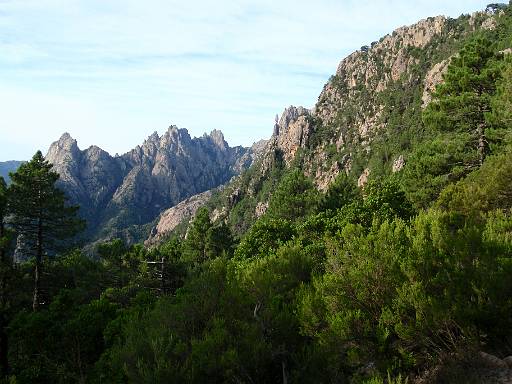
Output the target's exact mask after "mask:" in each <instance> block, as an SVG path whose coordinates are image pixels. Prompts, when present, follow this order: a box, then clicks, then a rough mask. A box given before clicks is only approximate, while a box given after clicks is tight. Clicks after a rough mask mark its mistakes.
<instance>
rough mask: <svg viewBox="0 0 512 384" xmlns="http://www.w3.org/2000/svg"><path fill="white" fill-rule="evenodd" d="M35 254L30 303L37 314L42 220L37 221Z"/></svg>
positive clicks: (41, 256) (41, 249)
mask: <svg viewBox="0 0 512 384" xmlns="http://www.w3.org/2000/svg"><path fill="white" fill-rule="evenodd" d="M36 247H37V253H36V266H35V269H34V298H33V301H32V310H33V311H34V312H37V310H38V309H39V296H40V292H39V286H40V273H41V262H42V260H43V224H42V220H41V219H39V222H38V225H37V244H36Z"/></svg>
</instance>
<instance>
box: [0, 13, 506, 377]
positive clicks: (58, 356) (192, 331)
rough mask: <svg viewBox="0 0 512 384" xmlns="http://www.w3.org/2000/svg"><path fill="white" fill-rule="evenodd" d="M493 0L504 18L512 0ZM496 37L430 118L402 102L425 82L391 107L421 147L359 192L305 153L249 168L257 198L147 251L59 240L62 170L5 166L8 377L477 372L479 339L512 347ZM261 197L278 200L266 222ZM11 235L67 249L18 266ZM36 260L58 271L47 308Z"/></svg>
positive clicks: (387, 150)
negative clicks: (283, 163) (35, 277)
mask: <svg viewBox="0 0 512 384" xmlns="http://www.w3.org/2000/svg"><path fill="white" fill-rule="evenodd" d="M492 9H496V10H497V11H499V10H503V11H504V12H505V16H502V17H503V18H504V19H503V20H505V21H502V22H503V23H505V22H507V21H506V20H509V19H507V18H508V17H509V16H507V15H509V13H510V12H511V10H510V9H511V8H510V7H506V8H503V7H501V6H500V7H494V6H492ZM510 16H512V14H511V15H510ZM508 23H509V24H510V25H508V26H503V25H498V26H497V29H496V31H495V32H493V33H496V34H498V35H499V34H503V33H505V32H503V31H507V30H508V29H507V28H509V27H510V26H512V22H511V21H510V20H509V21H508ZM510 28H511V30H512V27H510ZM490 33H491V32H490ZM500 41H501V40H500ZM498 45H499V44H498ZM444 47H445V48H446V46H444ZM446 49H447V51H449V50H451V49H452V47H450V49H448V48H446ZM497 50H498V48H497V47H496V46H493V45H492V44H490V43H489V42H488V41H487V42H486V40H484V39H483V38H477V39H475V40H472V41H470V42H469V43H468V45H466V46H465V47H464V48H463V49H462V51H461V52H460V54H459V55H458V56H457V57H455V58H454V59H453V62H452V65H451V66H450V69H449V70H448V73H447V75H446V77H445V83H444V85H441V86H440V87H439V88H438V89H437V91H436V93H435V99H434V102H433V103H432V104H431V106H429V107H428V108H427V109H426V111H425V112H424V113H423V121H424V122H425V125H424V126H423V125H422V124H423V123H422V121H421V120H417V118H419V116H420V115H419V114H420V113H421V112H419V111H420V110H419V109H417V110H414V111H410V110H409V108H408V106H409V105H411V104H408V103H413V104H414V103H418V102H419V100H418V93H417V92H416V91H414V92H413V91H411V90H409V91H411V92H408V96H407V97H406V98H405V99H404V100H402V102H403V105H401V106H400V108H402V109H403V111H402V112H403V114H402V117H403V119H404V120H400V119H401V117H400V114H399V113H397V114H391V115H389V117H390V118H391V120H392V121H394V123H393V124H395V123H396V124H397V125H398V124H399V122H404V121H408V122H411V124H412V125H413V126H414V127H413V128H411V131H408V133H407V132H404V131H400V134H399V136H397V137H398V139H397V140H398V141H399V143H396V145H397V147H398V148H400V150H408V151H410V152H409V153H408V156H407V164H406V166H405V169H404V170H403V171H402V172H401V173H400V174H394V175H392V174H390V172H385V171H384V168H385V166H384V165H382V164H384V163H386V164H387V162H388V161H389V160H390V159H392V158H393V155H394V154H396V153H395V152H394V151H395V150H396V148H397V147H394V146H393V145H392V143H391V140H392V135H391V134H390V135H389V137H386V136H385V135H384V138H383V140H382V141H380V142H379V143H377V144H378V145H377V146H376V147H375V149H372V150H373V151H374V153H373V154H370V157H372V156H374V157H372V158H373V160H372V161H374V162H375V163H380V164H381V165H382V168H381V170H380V171H379V170H378V169H377V172H376V175H375V176H373V180H371V181H370V182H369V183H367V184H366V185H365V186H364V188H360V189H358V188H356V187H355V181H354V178H353V177H352V175H349V176H346V175H344V174H342V175H341V176H339V177H338V179H337V180H336V181H335V182H334V183H332V184H331V186H330V188H329V189H328V190H327V192H326V193H324V194H323V193H320V192H318V191H317V190H316V189H315V188H314V187H313V184H312V182H311V180H309V179H308V178H307V177H305V176H304V172H303V170H300V169H295V168H293V169H288V170H286V169H281V168H280V169H279V170H273V171H272V172H274V173H271V176H269V179H267V180H266V181H262V180H256V181H255V179H252V178H251V177H252V176H251V177H249V176H246V177H247V178H244V177H242V179H241V183H242V184H243V185H244V186H245V187H247V189H246V190H249V189H251V190H252V192H251V193H252V195H251V196H250V199H243V200H241V202H242V203H241V204H246V205H245V206H243V207H245V208H243V209H242V208H239V211H236V215H237V216H236V217H235V218H233V217H232V218H228V219H227V224H226V223H224V222H222V223H218V222H212V220H211V218H210V212H209V210H208V208H203V209H200V210H198V212H197V214H196V216H195V218H194V220H193V221H192V222H191V223H190V224H189V226H188V231H187V234H186V237H185V238H180V237H173V238H171V239H169V240H168V241H167V242H166V243H164V244H161V245H159V246H157V247H154V248H151V249H148V248H145V247H144V246H142V245H140V244H136V245H127V244H125V243H123V242H122V241H121V240H118V239H113V240H110V241H108V242H105V243H102V244H100V245H98V256H99V257H98V259H89V258H87V257H86V256H84V255H83V254H82V253H81V252H80V251H78V250H75V251H69V252H62V251H59V252H57V251H56V247H54V245H58V243H59V241H58V240H59V239H60V238H61V237H62V236H63V235H68V234H70V233H71V232H74V231H68V229H74V226H73V225H72V226H70V227H68V228H66V230H65V231H64V230H62V231H61V229H64V228H62V225H63V224H64V223H69V222H70V223H72V224H73V223H76V217H75V213H76V208H73V207H67V206H66V205H65V200H64V196H63V195H62V194H61V193H60V192H59V191H58V190H57V189H55V186H54V184H55V181H56V180H57V176H56V175H55V174H54V173H53V172H51V165H49V164H47V163H46V162H45V161H44V159H43V158H42V156H41V154H40V153H38V154H36V156H35V157H34V159H33V160H32V161H31V162H29V163H26V164H25V165H23V166H22V167H21V168H20V170H19V171H18V172H17V173H15V174H13V178H12V180H13V184H12V185H11V186H10V187H9V188H7V187H6V185H5V183H3V182H2V179H1V178H0V225H1V226H0V229H1V230H2V232H0V238H2V239H1V240H0V251H2V260H1V261H2V263H1V268H2V269H1V272H2V274H1V278H2V280H1V282H0V283H1V284H0V288H1V290H0V293H1V297H0V305H1V308H0V309H1V316H0V353H1V356H2V359H0V368H1V370H2V375H3V377H2V380H3V382H5V383H19V384H24V383H74V382H78V383H112V384H114V383H116V384H120V383H152V384H153V383H206V382H208V383H247V384H249V383H297V382H300V383H367V384H370V383H371V384H378V383H388V384H389V383H396V384H404V383H408V382H414V379H415V378H417V375H418V374H419V373H421V372H425V371H430V372H437V373H438V376H437V381H436V380H433V381H432V382H433V383H434V382H439V383H442V382H450V383H470V382H479V381H478V379H475V377H477V376H474V375H478V369H479V364H480V362H479V361H478V352H479V351H486V352H490V353H493V354H495V355H497V356H500V357H504V356H508V355H511V354H512V331H511V330H512V318H511V316H510V313H512V279H511V278H510V276H512V192H511V191H512V178H511V177H510V175H511V174H512V149H511V143H510V141H509V140H510V134H511V132H512V131H511V125H510V118H511V116H512V104H511V97H510V95H511V92H512V90H511V86H510V84H511V81H510V80H511V76H512V66H511V64H510V61H509V60H510V59H503V58H502V56H501V54H500V53H499V52H498V51H497ZM444 53H446V52H444ZM444 53H443V54H444ZM419 55H420V53H418V57H419ZM422 63H423V62H422V61H421V60H420V61H419V64H418V65H423V64H422ZM397 86H398V85H397ZM358 92H360V95H361V96H363V94H364V92H365V90H364V89H361V90H359V91H358ZM397 92H398V91H397ZM397 95H398V96H397ZM397 95H395V99H396V100H395V101H399V99H400V97H399V95H400V94H397ZM384 96H385V95H384ZM414 105H417V104H414ZM345 112H346V111H345ZM339 118H340V121H341V120H343V121H347V120H348V119H350V118H351V116H350V115H348V114H340V116H339ZM393 119H395V120H393ZM395 127H396V125H395ZM420 128H421V129H420ZM422 130H423V132H422V133H421V134H418V135H411V136H410V137H408V136H407V135H408V134H411V132H416V133H418V132H420V131H422ZM326 132H327V133H329V132H328V129H327V128H326V127H322V129H321V130H319V131H318V135H319V136H317V137H316V139H315V140H317V139H318V138H319V137H321V135H324V134H326ZM396 132H399V130H397V131H396ZM388 133H389V132H388ZM482 140H483V142H484V144H486V145H485V147H482V146H481V143H482ZM487 144H488V145H487ZM361 159H362V158H361ZM361 159H360V160H361ZM354 161H355V162H357V161H358V160H357V159H355V160H354ZM354 167H356V168H357V167H358V165H357V164H356V163H355V165H354ZM372 175H373V171H372ZM262 196H264V197H265V199H266V198H270V205H269V209H268V212H267V213H266V214H264V215H263V216H262V217H260V218H259V219H258V220H256V221H253V220H252V218H253V216H251V215H252V213H251V214H249V213H247V212H248V211H249V210H251V212H254V208H255V204H256V201H257V200H258V199H259V198H261V197H262ZM35 197H40V198H37V199H36V198H35ZM42 197H44V199H43V198H42ZM218 198H219V199H221V198H222V197H218ZM238 204H240V202H239V203H238ZM235 206H236V203H235ZM37 207H40V209H39V211H37V210H36V211H35V210H34V209H35V208H37ZM239 207H240V206H239ZM244 209H247V211H244ZM57 211H58V212H57ZM37 212H40V215H39V216H38V215H36V213H37ZM62 215H64V216H62ZM39 220H42V222H43V223H44V224H43V225H42V226H41V227H34V225H35V223H38V222H39ZM230 220H232V221H230ZM243 220H247V222H243V223H242V221H243ZM4 223H6V224H7V225H6V226H4ZM230 224H231V228H235V230H236V231H237V233H238V231H241V232H244V233H243V235H242V236H241V237H240V239H236V238H235V237H234V236H233V235H232V233H231V228H230ZM34 228H39V229H43V230H44V231H43V232H44V233H43V234H44V236H43V237H42V239H43V241H40V239H39V240H38V239H35V238H34V233H36V234H37V233H39V232H38V231H35V232H34ZM242 228H243V230H242ZM10 231H14V232H17V233H15V235H16V234H20V233H26V238H27V240H26V242H27V244H28V245H41V247H40V248H38V250H37V252H39V253H37V252H36V253H34V252H32V253H30V255H31V256H32V255H36V256H37V255H38V254H40V255H41V256H42V255H53V253H54V252H55V254H56V255H57V254H58V255H59V257H52V258H46V257H44V258H43V257H41V258H40V260H39V261H37V258H36V260H33V259H29V260H27V261H23V262H21V263H20V264H18V265H17V266H16V268H12V267H11V263H10V260H11V257H12V249H11V248H12V247H10V246H8V241H7V240H6V239H7V238H8V237H9V236H6V235H8V234H9V233H10ZM11 237H12V236H11ZM54 240H55V241H54ZM34 263H39V267H40V268H42V267H43V266H44V271H45V273H46V274H47V281H48V288H47V293H46V297H45V301H46V303H47V305H45V306H44V307H42V308H39V309H40V310H39V311H31V310H30V306H31V302H32V300H33V299H32V297H31V296H32V295H31V294H30V291H31V286H32V281H31V280H32V279H31V271H32V269H33V267H34ZM7 277H8V278H7ZM7 340H8V341H9V343H7ZM7 350H8V353H7V354H6V353H5V352H6V351H7ZM6 357H7V359H6ZM469 368H471V369H469Z"/></svg>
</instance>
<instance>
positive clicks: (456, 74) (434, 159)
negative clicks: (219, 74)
mask: <svg viewBox="0 0 512 384" xmlns="http://www.w3.org/2000/svg"><path fill="white" fill-rule="evenodd" d="M502 67H503V55H502V54H499V53H497V52H496V51H495V50H494V47H493V44H492V42H491V41H489V40H487V39H484V38H481V37H479V38H475V39H473V40H471V41H470V42H468V43H467V44H466V45H465V46H464V47H463V48H462V49H461V51H460V52H459V54H458V55H457V56H455V57H453V58H452V60H451V63H450V65H449V67H448V71H447V73H446V74H445V75H444V77H443V80H444V82H443V83H441V84H439V85H438V86H437V88H436V91H435V92H434V94H433V101H432V102H431V103H430V104H429V105H428V106H427V108H426V109H425V111H424V112H423V116H422V118H423V123H424V125H425V127H426V128H427V130H426V135H427V137H426V138H425V140H424V141H423V143H421V144H420V145H418V146H417V147H416V148H415V150H414V151H413V153H412V154H411V155H410V156H409V158H408V162H407V166H406V168H405V172H404V177H405V180H404V184H405V186H406V188H407V193H408V197H409V198H410V199H411V200H412V201H413V202H414V204H415V205H416V207H420V208H426V207H428V206H429V205H430V203H431V202H432V201H434V200H435V199H436V198H437V196H438V195H439V193H440V192H441V190H443V188H444V187H445V186H446V185H448V184H449V183H451V182H455V181H457V180H460V179H461V178H463V177H464V176H466V175H467V174H469V173H470V172H471V171H473V170H475V169H476V168H478V167H480V166H481V165H482V164H483V162H484V160H485V158H486V157H487V156H488V154H489V153H490V152H491V150H494V149H495V148H494V147H495V146H496V145H497V144H500V141H501V140H500V137H499V136H500V132H499V130H498V131H496V129H495V128H496V121H497V117H496V116H495V113H494V112H493V110H495V109H496V102H494V101H493V100H494V99H495V97H496V96H495V95H496V93H497V89H498V84H499V80H500V78H501V77H502Z"/></svg>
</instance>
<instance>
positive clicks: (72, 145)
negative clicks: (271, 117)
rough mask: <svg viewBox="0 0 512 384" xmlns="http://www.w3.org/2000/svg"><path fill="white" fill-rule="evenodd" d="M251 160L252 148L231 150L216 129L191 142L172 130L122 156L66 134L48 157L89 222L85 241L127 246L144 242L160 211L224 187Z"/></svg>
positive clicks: (180, 132) (151, 138)
mask: <svg viewBox="0 0 512 384" xmlns="http://www.w3.org/2000/svg"><path fill="white" fill-rule="evenodd" d="M255 158H256V152H255V151H253V150H252V149H251V148H243V147H234V148H231V147H230V146H229V145H228V144H227V142H226V141H225V140H224V136H223V135H222V133H221V132H220V131H217V130H214V131H212V132H211V133H210V134H209V135H206V134H205V135H204V136H202V137H199V138H191V137H190V135H189V133H188V131H187V130H186V129H179V128H177V127H176V126H171V127H169V129H168V130H167V132H165V133H164V134H163V135H162V136H159V135H158V134H157V133H156V132H155V133H153V134H152V135H151V136H149V137H148V138H147V140H145V141H144V143H143V144H142V145H140V146H137V147H136V148H134V149H132V150H131V151H130V152H127V153H125V154H124V155H121V156H111V155H110V154H108V153H107V152H105V151H104V150H102V149H101V148H98V147H96V146H91V147H89V148H87V149H85V150H80V149H79V148H78V146H77V142H76V140H74V139H73V138H72V137H71V136H70V135H69V134H67V133H65V134H63V135H62V137H61V138H60V139H59V140H58V141H56V142H54V143H53V144H52V145H51V146H50V149H49V150H48V154H47V156H46V159H47V160H48V161H50V162H51V163H52V164H53V165H54V170H56V171H57V172H58V173H59V174H60V181H59V186H60V187H61V188H62V189H63V190H64V191H65V192H66V194H67V195H68V196H69V197H70V202H71V203H73V204H78V205H79V206H80V209H81V215H82V217H84V218H85V219H86V220H87V224H88V230H87V234H86V239H87V240H88V241H90V240H98V239H109V238H114V237H120V238H124V239H125V240H126V241H128V242H129V243H133V242H137V241H141V240H143V239H145V238H146V237H147V235H148V234H149V229H150V223H151V222H152V221H153V220H154V219H155V218H156V217H157V216H158V215H159V214H160V213H161V212H162V211H163V210H165V209H166V208H169V207H172V206H174V205H176V204H178V203H179V202H180V201H182V200H184V199H187V198H189V197H190V196H193V195H196V194H198V193H202V192H204V191H206V190H209V189H212V188H215V187H217V186H219V185H222V184H224V183H226V182H227V181H229V180H230V179H231V178H232V177H233V176H235V175H238V174H239V173H240V172H241V171H242V170H244V169H246V168H248V167H249V166H250V165H251V164H252V162H253V161H254V159H255Z"/></svg>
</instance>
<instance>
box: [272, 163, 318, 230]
mask: <svg viewBox="0 0 512 384" xmlns="http://www.w3.org/2000/svg"><path fill="white" fill-rule="evenodd" d="M318 200H319V194H318V191H317V190H316V189H315V187H314V186H313V183H312V182H311V180H309V179H308V178H306V177H305V176H304V173H303V172H302V170H300V169H295V170H293V171H291V172H290V173H289V174H287V175H286V176H284V177H283V179H282V180H281V182H280V183H279V185H278V187H277V189H276V191H275V192H274V194H273V196H272V198H271V199H270V203H269V208H268V214H269V215H270V216H271V217H275V218H281V219H286V220H290V221H292V222H293V221H296V220H299V219H302V218H303V217H304V216H307V215H309V214H311V213H313V212H314V211H315V209H316V207H317V205H318Z"/></svg>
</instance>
